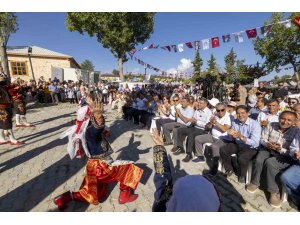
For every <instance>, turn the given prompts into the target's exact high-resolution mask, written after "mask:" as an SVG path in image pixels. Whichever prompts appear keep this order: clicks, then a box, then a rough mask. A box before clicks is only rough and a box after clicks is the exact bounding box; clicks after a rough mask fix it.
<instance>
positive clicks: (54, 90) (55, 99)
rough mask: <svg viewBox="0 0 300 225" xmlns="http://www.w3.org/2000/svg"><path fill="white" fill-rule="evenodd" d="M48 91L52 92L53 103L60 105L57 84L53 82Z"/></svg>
mask: <svg viewBox="0 0 300 225" xmlns="http://www.w3.org/2000/svg"><path fill="white" fill-rule="evenodd" d="M48 90H49V91H50V95H51V98H52V102H53V103H55V104H58V96H57V86H56V83H55V82H53V83H51V84H50V85H49V87H48Z"/></svg>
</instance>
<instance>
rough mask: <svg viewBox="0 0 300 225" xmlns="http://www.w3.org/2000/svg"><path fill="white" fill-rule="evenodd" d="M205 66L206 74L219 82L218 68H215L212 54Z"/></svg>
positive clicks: (215, 64) (215, 63) (214, 59)
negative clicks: (206, 66)
mask: <svg viewBox="0 0 300 225" xmlns="http://www.w3.org/2000/svg"><path fill="white" fill-rule="evenodd" d="M207 65H208V68H207V72H208V73H209V74H211V75H212V76H214V77H215V78H216V79H217V80H220V77H219V68H218V66H217V62H216V58H215V56H214V55H213V54H211V55H210V59H209V60H208V61H207Z"/></svg>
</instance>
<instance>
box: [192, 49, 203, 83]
mask: <svg viewBox="0 0 300 225" xmlns="http://www.w3.org/2000/svg"><path fill="white" fill-rule="evenodd" d="M192 64H193V66H194V76H193V77H192V80H193V81H196V80H197V79H198V78H200V76H201V66H202V65H203V60H202V59H201V57H200V51H199V50H197V51H196V55H195V59H194V61H193V62H192Z"/></svg>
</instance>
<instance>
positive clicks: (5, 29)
mask: <svg viewBox="0 0 300 225" xmlns="http://www.w3.org/2000/svg"><path fill="white" fill-rule="evenodd" d="M17 30H18V21H17V16H16V15H15V13H8V12H1V13H0V60H1V65H2V67H3V69H4V72H5V73H6V74H7V75H8V76H9V77H10V73H9V67H8V58H7V54H6V46H7V42H8V40H9V37H10V35H11V34H13V33H15V32H16V31H17Z"/></svg>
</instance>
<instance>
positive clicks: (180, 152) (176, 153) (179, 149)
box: [173, 147, 185, 155]
mask: <svg viewBox="0 0 300 225" xmlns="http://www.w3.org/2000/svg"><path fill="white" fill-rule="evenodd" d="M184 153H185V151H184V149H182V148H180V147H178V148H177V151H176V152H174V153H173V155H180V154H184Z"/></svg>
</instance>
